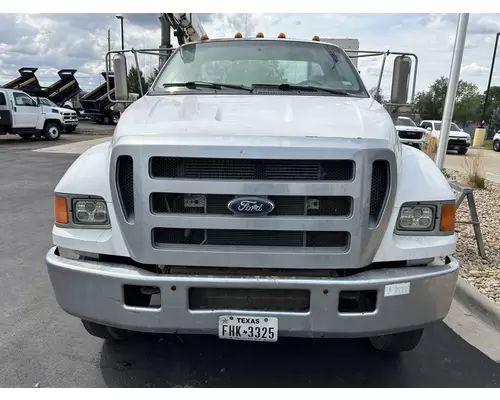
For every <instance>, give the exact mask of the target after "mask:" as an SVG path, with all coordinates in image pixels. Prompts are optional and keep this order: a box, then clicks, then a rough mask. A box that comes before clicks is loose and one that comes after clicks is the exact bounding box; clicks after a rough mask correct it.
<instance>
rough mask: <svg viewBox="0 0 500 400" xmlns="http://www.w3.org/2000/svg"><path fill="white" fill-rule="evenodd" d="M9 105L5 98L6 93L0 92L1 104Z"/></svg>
mask: <svg viewBox="0 0 500 400" xmlns="http://www.w3.org/2000/svg"><path fill="white" fill-rule="evenodd" d="M6 105H7V100H6V99H5V95H4V94H3V93H0V106H6Z"/></svg>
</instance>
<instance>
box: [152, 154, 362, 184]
mask: <svg viewBox="0 0 500 400" xmlns="http://www.w3.org/2000/svg"><path fill="white" fill-rule="evenodd" d="M150 174H151V176H152V177H153V178H169V179H214V180H227V179H231V180H234V179H236V180H294V181H310V180H318V181H350V180H352V179H353V176H354V162H353V161H352V160H267V159H258V160H256V159H248V160H247V159H236V158H235V159H228V158H226V159H211V158H180V157H179V158H178V157H152V158H151V161H150Z"/></svg>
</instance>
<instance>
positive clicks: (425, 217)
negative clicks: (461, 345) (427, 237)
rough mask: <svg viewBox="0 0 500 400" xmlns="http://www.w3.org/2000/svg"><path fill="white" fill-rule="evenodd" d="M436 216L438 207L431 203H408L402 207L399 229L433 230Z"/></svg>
mask: <svg viewBox="0 0 500 400" xmlns="http://www.w3.org/2000/svg"><path fill="white" fill-rule="evenodd" d="M435 217H436V208H435V207H434V206H430V205H411V206H410V205H406V206H403V207H401V210H400V212H399V218H398V227H397V228H398V230H401V231H432V230H433V229H434V222H435Z"/></svg>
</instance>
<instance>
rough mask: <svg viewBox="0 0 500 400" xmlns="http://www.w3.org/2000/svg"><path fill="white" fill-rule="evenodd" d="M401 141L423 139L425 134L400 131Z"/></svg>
mask: <svg viewBox="0 0 500 400" xmlns="http://www.w3.org/2000/svg"><path fill="white" fill-rule="evenodd" d="M398 134H399V137H400V138H401V139H422V136H423V135H424V132H411V131H398Z"/></svg>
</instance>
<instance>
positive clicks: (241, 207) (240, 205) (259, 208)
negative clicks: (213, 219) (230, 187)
mask: <svg viewBox="0 0 500 400" xmlns="http://www.w3.org/2000/svg"><path fill="white" fill-rule="evenodd" d="M227 208H229V210H230V211H232V212H233V213H235V214H245V215H267V214H269V213H270V212H271V211H273V210H274V203H273V202H272V201H271V200H268V199H264V198H260V197H237V198H235V199H233V200H231V201H230V202H229V203H228V205H227Z"/></svg>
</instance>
